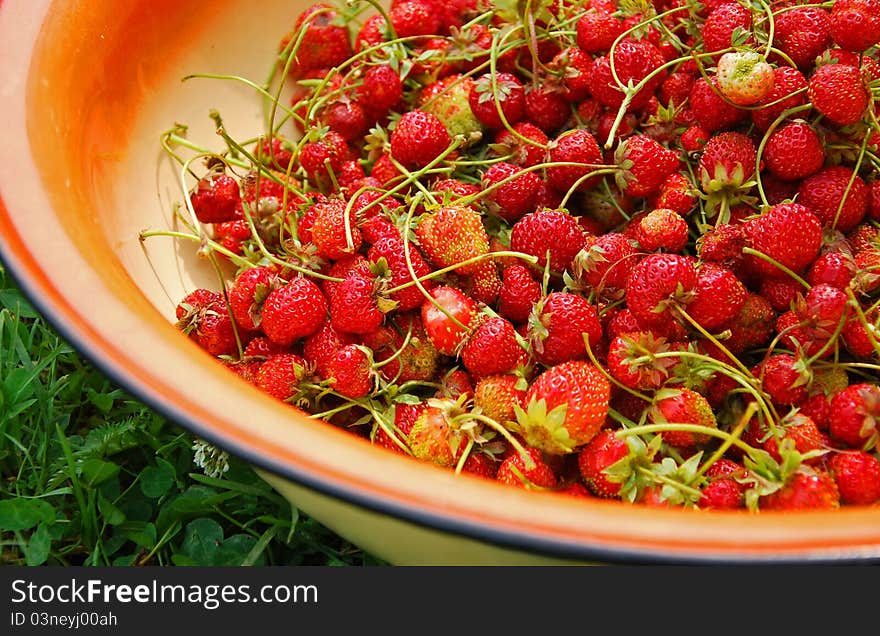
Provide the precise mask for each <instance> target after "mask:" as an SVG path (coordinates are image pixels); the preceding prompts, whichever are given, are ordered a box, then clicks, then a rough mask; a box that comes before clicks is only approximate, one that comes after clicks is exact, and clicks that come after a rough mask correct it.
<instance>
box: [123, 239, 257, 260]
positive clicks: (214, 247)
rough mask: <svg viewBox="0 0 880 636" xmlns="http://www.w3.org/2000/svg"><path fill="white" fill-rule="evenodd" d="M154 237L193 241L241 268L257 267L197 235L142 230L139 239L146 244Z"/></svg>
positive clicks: (210, 240)
mask: <svg viewBox="0 0 880 636" xmlns="http://www.w3.org/2000/svg"><path fill="white" fill-rule="evenodd" d="M154 236H167V237H170V238H176V239H183V240H186V241H192V242H194V243H203V242H204V244H205V245H207V246H208V247H209V248H210V249H211V251H214V252H218V253H220V254H222V255H223V256H225V257H226V258H228V259H229V260H231V261H232V262H233V263H235V265H236V266H238V267H239V268H241V267H244V268H247V269H250V268H251V267H256V265H254V264H253V263H252V262H250V261H249V260H247V259H246V258H244V257H242V256H239V255H238V254H236V253H235V252H232V251H230V250H228V249H227V248H225V247H223V246H222V245H220V243H217V242H216V241H214V240H212V239H209V238H204V239H203V238H202V237H200V236H198V235H196V234H187V233H186V232H175V231H172V230H142V231H141V232H139V233H138V239H140V241H141V242H144V241H145V240H146V239H148V238H152V237H154Z"/></svg>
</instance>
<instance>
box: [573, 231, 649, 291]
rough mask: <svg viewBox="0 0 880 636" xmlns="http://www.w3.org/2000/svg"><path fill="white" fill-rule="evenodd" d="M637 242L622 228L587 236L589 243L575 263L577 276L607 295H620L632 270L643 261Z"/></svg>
mask: <svg viewBox="0 0 880 636" xmlns="http://www.w3.org/2000/svg"><path fill="white" fill-rule="evenodd" d="M639 258H640V256H639V254H638V252H637V251H636V248H635V246H634V245H633V243H632V242H631V241H630V240H629V239H628V238H627V237H626V236H624V235H623V234H621V233H619V232H608V233H606V234H601V235H600V236H596V237H593V236H590V237H587V243H586V245H584V248H583V249H582V250H581V251H580V252H579V253H578V254H577V256H576V257H575V259H574V262H573V263H572V272H573V273H574V275H575V276H576V277H577V280H578V281H579V282H580V283H582V284H585V285H587V286H588V287H590V288H592V289H593V290H595V291H596V292H597V293H598V294H600V295H602V296H604V297H614V296H615V295H619V292H621V291H622V290H623V289H624V287H625V286H626V281H627V279H628V278H629V274H630V272H631V271H632V269H633V267H635V265H636V263H638V262H639Z"/></svg>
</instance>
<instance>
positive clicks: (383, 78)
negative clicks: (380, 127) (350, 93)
mask: <svg viewBox="0 0 880 636" xmlns="http://www.w3.org/2000/svg"><path fill="white" fill-rule="evenodd" d="M360 93H361V95H362V97H360V98H359V101H358V103H359V104H360V105H361V106H362V107H363V109H364V111H365V112H366V113H367V114H368V115H369V117H370V118H371V119H373V120H374V121H375V120H378V119H381V118H382V117H384V116H385V115H386V114H387V113H388V111H389V110H391V109H392V108H395V107H396V106H397V105H398V104H400V102H401V100H402V99H403V82H402V81H401V79H400V75H399V74H398V73H397V71H395V70H394V69H393V68H391V66H389V65H388V64H377V65H375V66H370V67H368V68H367V70H366V71H365V72H364V83H363V85H362V86H361V92H360Z"/></svg>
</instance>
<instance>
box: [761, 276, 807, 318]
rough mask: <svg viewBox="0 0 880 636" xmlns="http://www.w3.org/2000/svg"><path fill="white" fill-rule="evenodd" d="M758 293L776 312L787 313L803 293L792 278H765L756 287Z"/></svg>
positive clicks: (798, 284)
mask: <svg viewBox="0 0 880 636" xmlns="http://www.w3.org/2000/svg"><path fill="white" fill-rule="evenodd" d="M758 291H759V293H760V294H761V295H762V296H763V297H764V298H766V299H767V300H768V301H770V304H771V305H773V309H775V310H776V311H788V310H789V309H791V304H792V303H793V302H794V301H795V300H797V296H798V294H800V293H802V292H803V291H804V288H803V287H801V284H800V283H799V282H797V281H796V280H794V279H793V278H765V279H763V280H762V281H761V284H760V285H759V287H758Z"/></svg>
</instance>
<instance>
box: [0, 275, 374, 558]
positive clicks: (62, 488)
mask: <svg viewBox="0 0 880 636" xmlns="http://www.w3.org/2000/svg"><path fill="white" fill-rule="evenodd" d="M194 441H195V440H194V439H193V437H192V435H191V434H189V433H188V432H187V431H185V430H184V429H182V428H180V427H179V426H177V425H175V424H173V423H172V422H169V421H167V420H166V419H164V418H163V417H161V416H159V415H158V414H157V413H155V412H154V411H152V410H151V409H149V408H148V407H146V406H145V405H144V404H142V403H140V402H138V401H137V400H135V399H133V398H132V397H131V396H130V395H128V394H127V393H126V391H124V390H123V389H121V388H120V387H119V386H116V385H115V384H114V383H112V382H110V381H109V380H108V379H107V378H106V377H105V376H103V375H102V374H101V373H100V372H98V371H97V370H96V369H95V368H94V367H93V366H92V365H90V364H89V363H88V362H87V361H86V360H84V359H83V358H82V357H81V356H79V355H78V354H77V353H76V352H75V351H74V350H73V349H72V348H71V347H70V345H68V344H67V343H66V342H65V341H64V340H63V339H62V338H60V337H59V335H58V334H57V333H56V332H55V331H54V330H53V329H52V328H51V327H49V326H48V325H47V324H46V322H45V321H44V320H43V319H42V318H41V317H40V316H39V315H38V314H37V312H36V311H35V310H34V309H33V308H32V307H31V306H30V305H29V304H28V303H27V301H26V300H25V299H24V298H23V296H22V295H21V293H20V292H19V291H18V290H17V289H16V288H15V287H14V286H13V284H12V283H11V281H10V280H9V279H8V276H7V275H6V273H5V272H4V270H3V269H2V266H0V479H2V481H0V565H20V564H27V565H42V564H50V565H301V564H302V565H374V564H381V563H380V562H379V561H378V560H377V559H375V558H373V557H371V556H370V555H368V554H366V553H364V552H363V551H361V550H360V549H358V548H357V547H355V546H353V545H351V544H350V543H348V542H347V541H345V540H344V539H342V538H340V537H338V536H336V535H335V534H334V533H333V532H331V531H330V530H328V529H327V528H325V527H324V526H322V525H321V524H319V523H318V522H317V521H315V520H314V519H311V518H309V517H307V516H306V515H304V514H302V513H299V512H298V511H297V510H296V509H295V508H292V507H291V506H290V504H289V503H288V502H287V501H286V500H285V499H284V498H282V497H281V496H280V495H278V494H277V493H276V492H275V491H274V490H273V489H272V488H271V487H270V486H269V485H268V484H266V482H264V481H263V480H262V479H260V477H259V476H258V475H257V474H256V473H255V472H254V471H253V470H252V469H251V468H250V466H248V465H247V464H246V463H244V462H241V461H238V460H236V459H235V458H230V459H229V461H228V466H229V468H228V470H227V471H226V472H224V473H222V474H221V476H219V477H216V476H209V475H210V474H213V473H212V471H211V470H210V468H211V465H210V464H209V466H208V469H207V470H205V469H201V468H200V467H199V466H198V465H196V464H195V463H194V461H193V460H194V450H193V443H194ZM206 473H207V474H206Z"/></svg>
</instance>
